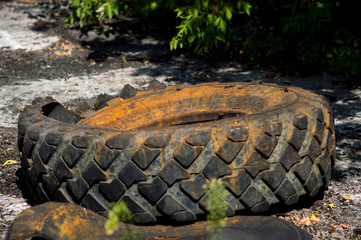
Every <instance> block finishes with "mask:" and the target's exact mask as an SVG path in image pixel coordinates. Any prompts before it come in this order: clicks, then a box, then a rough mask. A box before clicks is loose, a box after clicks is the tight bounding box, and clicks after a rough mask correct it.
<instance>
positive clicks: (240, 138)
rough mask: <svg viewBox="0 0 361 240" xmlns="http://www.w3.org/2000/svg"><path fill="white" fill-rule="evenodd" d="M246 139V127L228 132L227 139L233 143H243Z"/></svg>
mask: <svg viewBox="0 0 361 240" xmlns="http://www.w3.org/2000/svg"><path fill="white" fill-rule="evenodd" d="M247 138H248V127H247V126H244V127H234V128H232V129H231V130H230V134H229V136H228V139H229V140H231V141H234V142H245V141H246V140H247Z"/></svg>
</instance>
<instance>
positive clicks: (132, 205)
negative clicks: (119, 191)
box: [121, 195, 146, 214]
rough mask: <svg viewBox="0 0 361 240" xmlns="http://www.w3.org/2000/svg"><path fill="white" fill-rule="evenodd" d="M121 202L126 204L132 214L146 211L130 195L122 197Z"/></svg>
mask: <svg viewBox="0 0 361 240" xmlns="http://www.w3.org/2000/svg"><path fill="white" fill-rule="evenodd" d="M121 201H123V202H125V203H126V204H127V207H128V209H129V211H130V212H131V213H132V214H135V213H143V212H145V211H146V210H145V209H144V207H143V206H142V205H141V204H140V203H139V202H138V201H137V200H135V199H134V197H133V196H131V195H124V196H123V197H122V199H121Z"/></svg>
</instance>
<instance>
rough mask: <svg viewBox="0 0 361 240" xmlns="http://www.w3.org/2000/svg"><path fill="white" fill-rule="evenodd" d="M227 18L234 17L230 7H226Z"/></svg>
mask: <svg viewBox="0 0 361 240" xmlns="http://www.w3.org/2000/svg"><path fill="white" fill-rule="evenodd" d="M226 18H227V20H228V21H229V20H231V19H232V12H231V10H229V8H226Z"/></svg>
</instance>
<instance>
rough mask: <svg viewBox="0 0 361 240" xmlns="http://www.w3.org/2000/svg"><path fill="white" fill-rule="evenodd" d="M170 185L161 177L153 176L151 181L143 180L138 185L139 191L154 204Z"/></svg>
mask: <svg viewBox="0 0 361 240" xmlns="http://www.w3.org/2000/svg"><path fill="white" fill-rule="evenodd" d="M167 189H168V186H167V184H166V183H164V182H163V181H162V180H161V179H160V178H159V177H156V178H153V179H152V180H151V181H150V182H142V183H139V185H138V192H139V193H140V194H141V195H142V196H144V198H146V199H147V200H148V201H149V202H150V203H151V204H152V205H154V204H156V203H157V202H158V200H159V199H160V198H161V197H162V196H163V195H164V193H165V192H166V191H167Z"/></svg>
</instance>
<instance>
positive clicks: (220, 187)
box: [203, 179, 228, 239]
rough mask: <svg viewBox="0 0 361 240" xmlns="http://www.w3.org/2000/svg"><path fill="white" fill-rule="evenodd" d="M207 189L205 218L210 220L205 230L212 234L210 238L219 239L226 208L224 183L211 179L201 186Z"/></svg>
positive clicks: (224, 220)
mask: <svg viewBox="0 0 361 240" xmlns="http://www.w3.org/2000/svg"><path fill="white" fill-rule="evenodd" d="M203 188H204V189H208V190H207V196H208V199H207V203H206V210H207V211H208V215H207V220H208V221H210V222H211V224H210V225H209V226H207V231H209V232H210V233H211V234H212V235H211V238H212V239H219V237H220V233H221V229H222V227H224V226H225V225H226V221H227V218H226V211H227V209H228V206H227V203H226V201H225V198H226V196H227V191H226V190H225V184H224V183H223V182H222V181H221V180H217V179H211V180H207V183H206V184H204V186H203Z"/></svg>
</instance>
